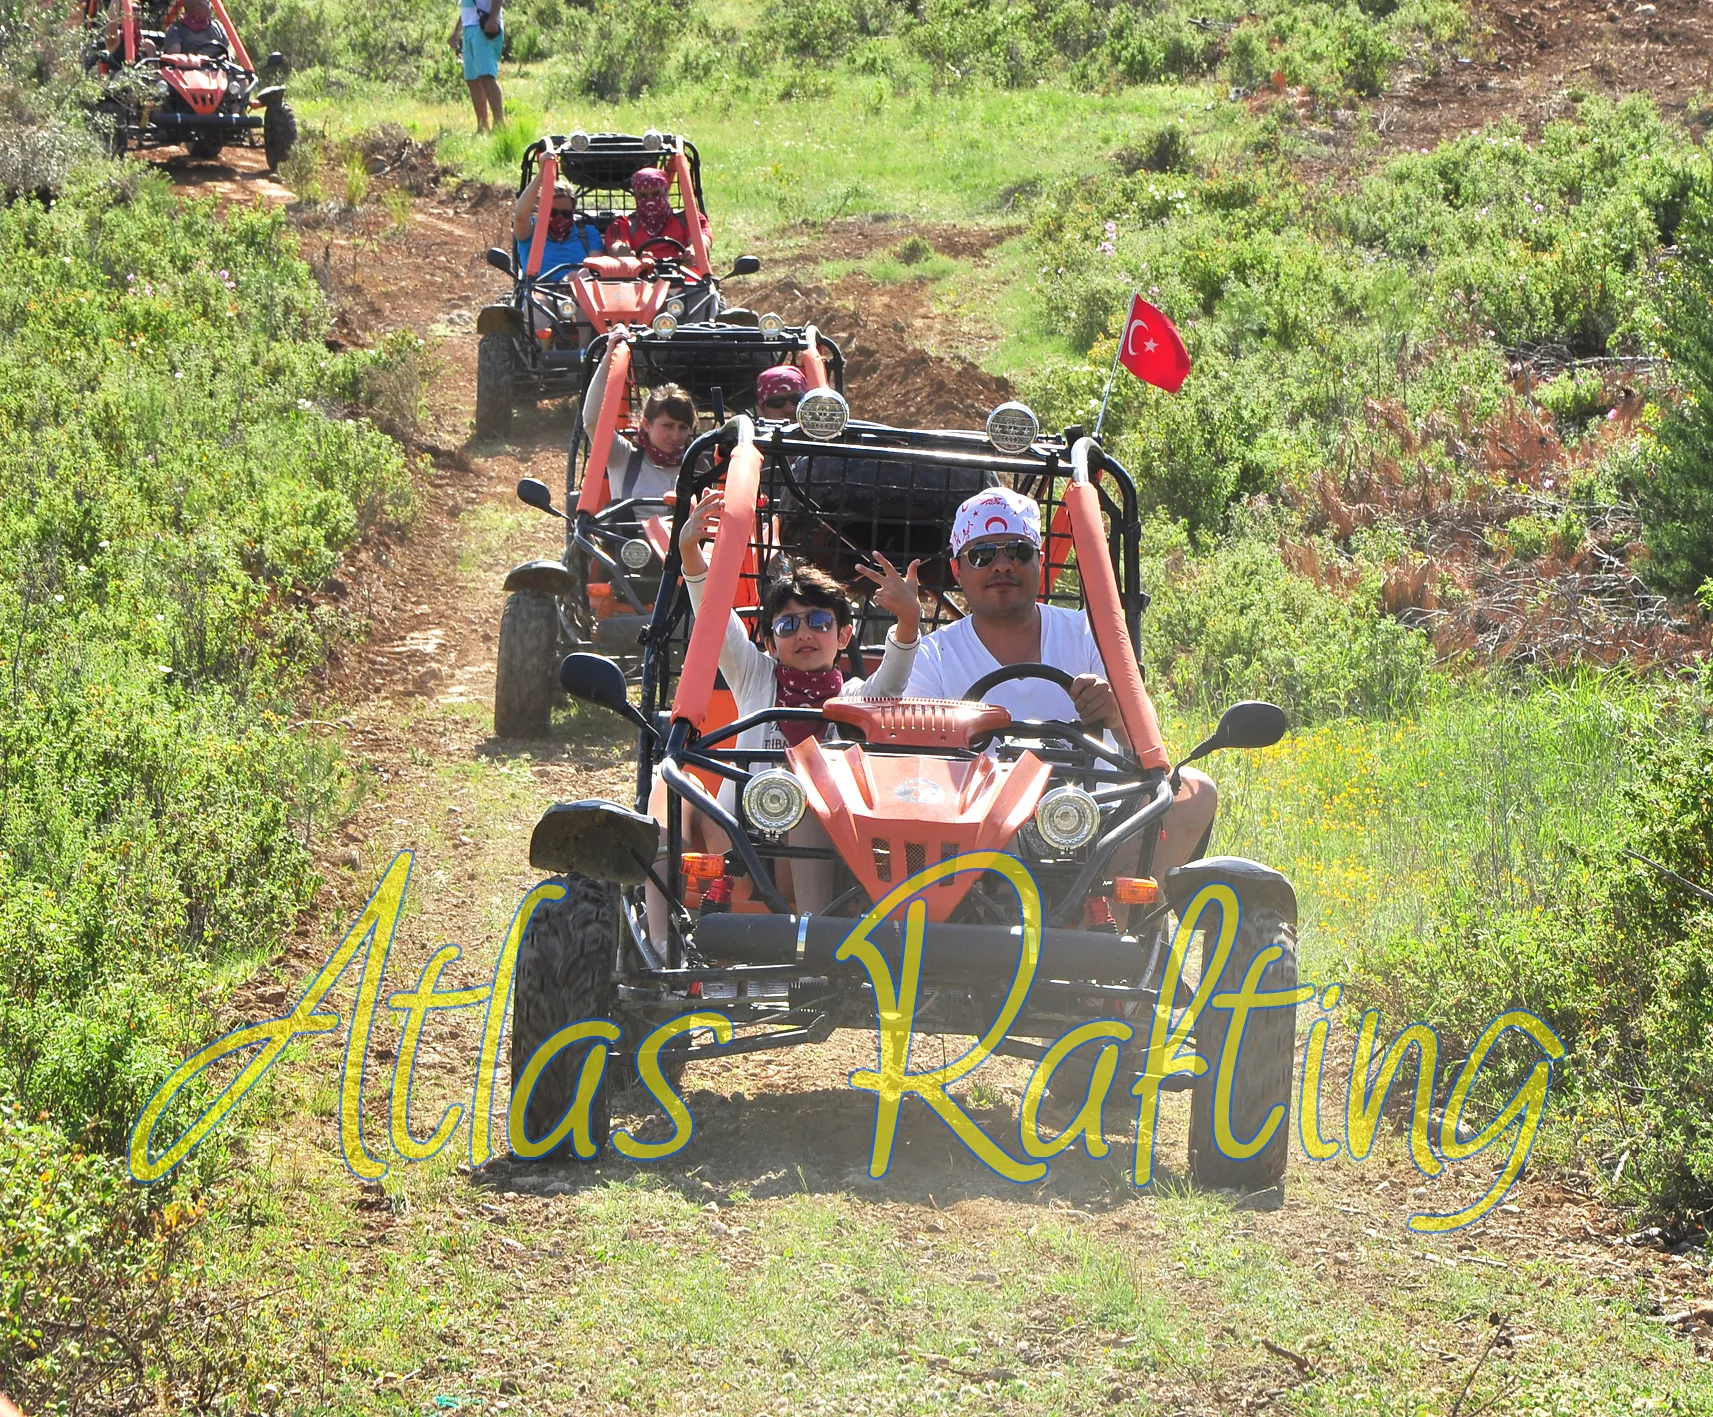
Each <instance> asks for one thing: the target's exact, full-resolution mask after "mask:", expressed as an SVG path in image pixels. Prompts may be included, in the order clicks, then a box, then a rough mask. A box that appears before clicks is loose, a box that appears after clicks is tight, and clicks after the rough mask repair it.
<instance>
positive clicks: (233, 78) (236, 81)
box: [226, 74, 244, 94]
mask: <svg viewBox="0 0 1713 1417" xmlns="http://www.w3.org/2000/svg"><path fill="white" fill-rule="evenodd" d="M243 91H244V76H243V75H242V74H228V75H227V76H226V92H227V93H232V94H235V93H242V92H243Z"/></svg>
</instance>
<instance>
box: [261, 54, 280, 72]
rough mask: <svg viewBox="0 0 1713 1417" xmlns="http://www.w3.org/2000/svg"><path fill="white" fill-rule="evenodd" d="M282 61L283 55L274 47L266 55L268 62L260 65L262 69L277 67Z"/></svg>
mask: <svg viewBox="0 0 1713 1417" xmlns="http://www.w3.org/2000/svg"><path fill="white" fill-rule="evenodd" d="M284 63H285V55H283V54H281V53H280V52H279V50H277V49H276V50H275V51H274V52H273V53H272V54H270V55H268V62H267V63H266V64H264V65H262V67H263V68H264V69H277V68H279V67H280V65H282V64H284Z"/></svg>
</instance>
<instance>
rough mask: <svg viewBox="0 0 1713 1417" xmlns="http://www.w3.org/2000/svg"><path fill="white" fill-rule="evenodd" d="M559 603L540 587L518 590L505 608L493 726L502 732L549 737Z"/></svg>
mask: <svg viewBox="0 0 1713 1417" xmlns="http://www.w3.org/2000/svg"><path fill="white" fill-rule="evenodd" d="M558 647H559V607H558V606H557V605H556V604H555V603H554V600H553V597H552V596H550V595H544V594H542V592H540V591H538V590H519V591H513V592H512V594H511V595H510V596H508V597H507V599H506V607H505V609H504V610H503V611H501V612H500V652H499V658H498V663H497V664H496V666H495V673H494V732H495V734H496V735H497V736H499V737H501V738H545V737H547V729H548V723H549V721H550V719H551V717H552V713H553V691H554V683H553V671H554V663H553V658H554V651H555V650H556V649H557V648H558Z"/></svg>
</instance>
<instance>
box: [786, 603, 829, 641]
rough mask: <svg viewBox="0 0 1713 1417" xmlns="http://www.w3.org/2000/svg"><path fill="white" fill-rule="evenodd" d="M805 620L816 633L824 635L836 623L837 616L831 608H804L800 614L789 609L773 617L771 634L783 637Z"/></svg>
mask: <svg viewBox="0 0 1713 1417" xmlns="http://www.w3.org/2000/svg"><path fill="white" fill-rule="evenodd" d="M805 622H807V624H808V626H809V628H810V629H811V630H813V631H814V632H815V633H816V634H817V635H824V634H826V633H828V632H829V631H830V630H831V629H832V628H833V626H834V625H836V624H838V617H837V616H835V615H834V614H833V612H832V611H831V610H805V611H804V612H802V613H801V614H799V613H798V612H797V611H795V610H791V611H788V612H786V613H785V614H784V615H776V616H774V617H773V636H774V638H775V639H783V638H784V637H785V636H786V635H794V634H796V633H797V627H798V626H799V625H801V624H804V623H805Z"/></svg>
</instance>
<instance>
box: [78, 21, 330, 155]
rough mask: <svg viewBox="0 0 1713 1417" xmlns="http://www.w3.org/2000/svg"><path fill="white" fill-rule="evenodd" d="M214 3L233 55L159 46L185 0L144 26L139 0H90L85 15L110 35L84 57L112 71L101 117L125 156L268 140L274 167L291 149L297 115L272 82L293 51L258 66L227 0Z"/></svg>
mask: <svg viewBox="0 0 1713 1417" xmlns="http://www.w3.org/2000/svg"><path fill="white" fill-rule="evenodd" d="M210 5H211V8H212V9H213V12H214V18H215V19H216V20H218V21H219V23H220V27H221V29H223V30H224V31H225V33H226V39H227V42H228V44H229V45H230V47H231V49H230V53H228V54H227V55H226V56H225V57H224V58H213V57H210V56H207V55H200V54H162V53H160V52H159V49H160V45H161V42H162V39H163V37H164V34H165V30H166V28H167V27H168V26H170V25H171V24H172V23H173V21H174V20H176V19H177V18H178V14H179V9H180V5H179V0H172V3H171V4H170V5H168V6H167V8H166V11H165V13H164V14H162V15H161V16H160V24H161V28H160V29H158V30H156V29H146V28H144V27H143V18H142V17H141V16H140V15H139V14H138V11H137V6H136V4H135V2H134V0H113V3H112V4H111V6H109V5H108V4H107V3H105V0H86V3H85V5H84V7H83V9H82V12H81V13H82V18H83V25H84V28H85V30H86V31H88V32H89V33H90V34H91V35H92V36H95V35H100V36H101V47H97V48H92V49H91V50H89V51H88V52H87V53H86V54H85V56H84V65H85V67H86V68H88V69H89V70H90V71H91V72H94V73H96V74H99V75H100V76H101V77H102V78H103V79H105V80H106V93H105V95H104V96H103V97H102V98H101V100H100V101H99V102H97V103H96V105H95V117H96V120H97V122H98V124H99V125H100V127H101V129H102V136H103V138H104V139H105V140H106V142H107V144H108V150H109V151H110V152H111V153H112V154H113V155H114V156H115V157H117V156H120V155H121V154H123V153H125V152H127V151H129V150H131V149H133V148H162V147H176V146H179V145H181V144H182V145H183V147H184V150H185V151H186V152H188V153H189V154H190V155H191V156H192V157H196V158H213V157H218V156H219V154H220V150H221V149H222V148H225V147H231V146H245V147H257V146H259V147H261V148H262V150H263V152H264V153H265V154H266V156H267V161H268V167H269V168H270V169H273V168H277V167H278V166H279V165H280V164H281V163H282V162H284V161H285V159H286V156H287V154H289V153H290V152H291V150H292V147H293V145H294V144H295V143H296V142H297V115H296V114H294V113H293V112H292V109H291V105H290V104H288V103H287V102H286V101H285V89H284V87H283V86H281V85H279V84H265V83H264V82H263V76H264V75H271V74H274V73H276V72H278V71H279V70H280V69H281V68H282V66H283V64H284V60H283V59H282V57H281V56H280V55H279V54H277V53H275V54H270V55H269V56H268V58H267V62H266V63H264V64H263V65H262V67H261V68H260V69H259V70H258V69H257V67H256V66H255V64H254V63H252V62H251V59H250V52H249V51H248V50H247V49H245V48H244V41H243V40H242V39H240V38H239V36H238V27H237V26H236V25H234V24H233V23H232V17H231V16H230V15H228V14H227V13H226V7H225V6H224V5H223V4H222V3H221V0H210Z"/></svg>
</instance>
